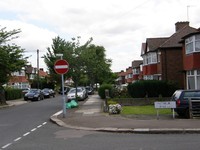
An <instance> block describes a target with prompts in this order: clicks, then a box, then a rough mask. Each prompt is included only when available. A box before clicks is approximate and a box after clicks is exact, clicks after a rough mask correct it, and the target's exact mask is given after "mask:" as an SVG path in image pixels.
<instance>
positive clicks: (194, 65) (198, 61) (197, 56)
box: [183, 53, 200, 70]
mask: <svg viewBox="0 0 200 150" xmlns="http://www.w3.org/2000/svg"><path fill="white" fill-rule="evenodd" d="M183 59H184V70H193V69H199V68H200V53H192V54H189V55H183Z"/></svg>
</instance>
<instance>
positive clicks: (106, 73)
mask: <svg viewBox="0 0 200 150" xmlns="http://www.w3.org/2000/svg"><path fill="white" fill-rule="evenodd" d="M79 40H80V37H77V38H73V39H72V41H68V42H66V41H65V40H64V39H61V38H60V37H56V38H54V39H53V44H52V46H51V48H47V50H48V53H47V54H46V55H44V60H45V63H46V65H47V67H48V69H49V72H50V76H51V79H52V80H55V81H56V82H57V84H58V85H60V84H61V78H60V76H59V75H57V74H56V73H55V71H54V63H55V61H56V60H57V59H59V58H56V54H58V53H61V54H63V59H65V60H67V61H68V63H69V72H68V73H67V74H65V75H64V78H65V79H66V78H70V77H72V79H73V81H74V82H75V86H78V85H79V84H80V83H81V84H82V85H83V84H84V83H88V84H90V85H94V83H103V82H106V83H108V82H109V83H110V82H112V81H111V80H113V74H112V72H111V69H110V66H111V62H112V61H111V60H110V59H106V55H105V48H104V47H103V46H96V45H94V44H91V42H92V40H93V39H92V38H90V39H89V40H88V41H87V42H86V43H85V44H83V45H81V44H80V41H79Z"/></svg>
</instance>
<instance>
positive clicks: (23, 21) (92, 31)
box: [0, 0, 200, 72]
mask: <svg viewBox="0 0 200 150" xmlns="http://www.w3.org/2000/svg"><path fill="white" fill-rule="evenodd" d="M199 14H200V3H199V0H73V1H72V0H17V1H16V0H0V28H3V27H6V28H7V30H13V29H21V31H22V32H21V33H20V34H19V38H18V39H15V40H14V41H13V42H14V43H16V44H17V45H19V46H21V47H22V48H23V49H25V53H24V56H29V59H28V61H29V62H30V63H31V64H32V66H33V67H37V49H38V50H39V58H40V59H39V67H40V68H44V69H46V65H45V63H44V61H43V58H42V56H43V55H45V54H46V52H47V47H51V45H52V39H53V38H55V37H57V36H60V37H61V38H62V39H65V40H66V41H71V39H72V38H74V37H78V36H80V37H81V43H85V42H86V41H88V40H89V39H90V38H91V37H92V38H93V42H92V43H93V44H95V45H99V46H103V47H104V48H105V50H106V58H107V59H111V60H112V66H111V70H112V71H113V72H119V71H121V70H126V68H128V67H130V66H131V63H132V61H134V60H142V58H141V56H140V53H141V44H142V43H143V42H145V41H146V38H153V37H169V36H171V35H172V34H173V33H174V32H175V23H176V22H179V21H189V22H190V26H191V27H194V28H199V27H200V17H199Z"/></svg>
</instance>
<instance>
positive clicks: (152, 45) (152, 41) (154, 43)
mask: <svg viewBox="0 0 200 150" xmlns="http://www.w3.org/2000/svg"><path fill="white" fill-rule="evenodd" d="M168 39H169V38H167V37H163V38H147V41H146V43H147V47H148V48H149V51H150V52H151V51H155V50H157V49H158V48H159V47H160V46H161V45H162V44H163V43H164V42H165V41H166V40H168ZM146 52H147V51H146Z"/></svg>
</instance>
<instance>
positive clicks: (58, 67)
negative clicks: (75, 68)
mask: <svg viewBox="0 0 200 150" xmlns="http://www.w3.org/2000/svg"><path fill="white" fill-rule="evenodd" d="M54 70H55V72H56V73H58V74H65V73H67V72H68V70H69V63H68V62H67V61H66V60H64V59H60V60H57V61H56V62H55V64H54Z"/></svg>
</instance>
